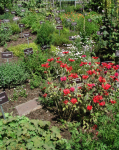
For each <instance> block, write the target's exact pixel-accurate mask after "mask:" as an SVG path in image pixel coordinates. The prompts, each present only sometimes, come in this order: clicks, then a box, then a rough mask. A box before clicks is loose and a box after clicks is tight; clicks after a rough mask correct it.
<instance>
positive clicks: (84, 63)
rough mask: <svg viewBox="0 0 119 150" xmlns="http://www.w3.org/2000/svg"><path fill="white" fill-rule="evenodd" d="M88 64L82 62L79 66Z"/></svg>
mask: <svg viewBox="0 0 119 150" xmlns="http://www.w3.org/2000/svg"><path fill="white" fill-rule="evenodd" d="M83 65H87V62H81V64H80V65H79V66H83Z"/></svg>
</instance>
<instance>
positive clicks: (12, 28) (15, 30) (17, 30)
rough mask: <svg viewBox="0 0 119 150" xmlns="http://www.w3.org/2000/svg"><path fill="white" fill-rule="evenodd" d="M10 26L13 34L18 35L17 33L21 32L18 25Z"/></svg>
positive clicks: (12, 24)
mask: <svg viewBox="0 0 119 150" xmlns="http://www.w3.org/2000/svg"><path fill="white" fill-rule="evenodd" d="M10 26H11V30H12V34H16V33H19V32H20V28H19V26H18V24H16V23H11V24H10Z"/></svg>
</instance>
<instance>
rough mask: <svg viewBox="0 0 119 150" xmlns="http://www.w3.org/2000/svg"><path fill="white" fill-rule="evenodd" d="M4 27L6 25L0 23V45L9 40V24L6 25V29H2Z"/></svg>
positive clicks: (10, 32) (10, 33) (10, 31)
mask: <svg viewBox="0 0 119 150" xmlns="http://www.w3.org/2000/svg"><path fill="white" fill-rule="evenodd" d="M4 27H6V26H5V25H4V24H3V23H2V24H1V26H0V46H3V45H4V44H5V43H6V42H8V41H10V36H11V35H12V30H11V28H10V25H9V24H8V25H7V27H8V28H9V29H8V30H7V31H6V30H4Z"/></svg>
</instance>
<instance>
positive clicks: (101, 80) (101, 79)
mask: <svg viewBox="0 0 119 150" xmlns="http://www.w3.org/2000/svg"><path fill="white" fill-rule="evenodd" d="M98 80H99V81H100V82H106V80H105V78H103V77H101V76H100V77H99V79H98Z"/></svg>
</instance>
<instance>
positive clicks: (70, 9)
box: [65, 5, 75, 13]
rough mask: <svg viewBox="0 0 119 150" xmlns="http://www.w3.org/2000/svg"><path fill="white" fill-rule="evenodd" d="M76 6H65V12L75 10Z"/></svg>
mask: <svg viewBox="0 0 119 150" xmlns="http://www.w3.org/2000/svg"><path fill="white" fill-rule="evenodd" d="M74 7H75V6H69V5H68V6H67V7H65V13H67V12H73V11H74Z"/></svg>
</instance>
